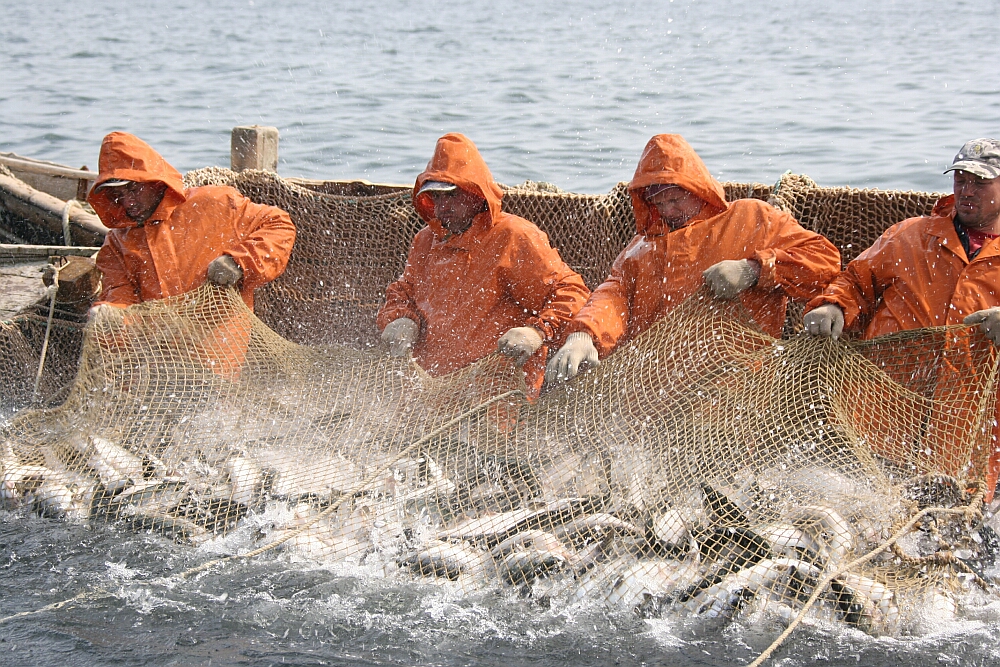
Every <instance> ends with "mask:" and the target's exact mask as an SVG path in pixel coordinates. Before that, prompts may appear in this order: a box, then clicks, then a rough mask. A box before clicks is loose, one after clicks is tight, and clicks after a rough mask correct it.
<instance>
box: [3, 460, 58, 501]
mask: <svg viewBox="0 0 1000 667" xmlns="http://www.w3.org/2000/svg"><path fill="white" fill-rule="evenodd" d="M52 476H53V473H52V471H51V470H49V469H48V468H46V467H45V466H39V465H20V464H5V465H4V467H3V472H2V475H0V499H2V501H3V505H4V507H7V508H10V509H14V508H16V507H18V506H20V504H21V503H22V502H23V501H24V498H25V496H26V495H30V494H31V493H33V492H34V490H35V489H37V488H38V487H39V486H41V485H42V483H43V482H44V481H45V479H46V478H50V477H52Z"/></svg>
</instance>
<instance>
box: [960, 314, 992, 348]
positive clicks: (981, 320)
mask: <svg viewBox="0 0 1000 667" xmlns="http://www.w3.org/2000/svg"><path fill="white" fill-rule="evenodd" d="M962 324H968V325H973V324H978V325H979V330H980V331H982V332H983V335H984V336H986V337H987V338H989V339H990V340H991V341H993V344H994V345H1000V308H987V309H985V310H977V311H976V312H974V313H972V314H971V315H969V316H968V317H966V318H965V319H964V320H962Z"/></svg>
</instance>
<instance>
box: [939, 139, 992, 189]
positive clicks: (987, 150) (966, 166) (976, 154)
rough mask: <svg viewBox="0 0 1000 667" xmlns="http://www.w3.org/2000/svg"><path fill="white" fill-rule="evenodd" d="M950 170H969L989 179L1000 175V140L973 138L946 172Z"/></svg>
mask: <svg viewBox="0 0 1000 667" xmlns="http://www.w3.org/2000/svg"><path fill="white" fill-rule="evenodd" d="M949 171H967V172H969V173H970V174H975V175H976V176H979V177H980V178H985V179H988V180H989V179H994V178H996V177H998V176H1000V141H997V140H996V139H973V140H972V141H969V142H967V143H966V144H965V145H964V146H962V150H960V151H958V155H956V156H955V159H954V160H952V163H951V166H950V167H948V168H947V169H945V170H944V173H946V174H947V173H948V172H949Z"/></svg>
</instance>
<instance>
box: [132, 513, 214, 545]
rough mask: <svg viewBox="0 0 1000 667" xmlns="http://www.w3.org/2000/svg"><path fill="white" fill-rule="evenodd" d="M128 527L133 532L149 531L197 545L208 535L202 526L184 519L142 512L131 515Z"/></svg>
mask: <svg viewBox="0 0 1000 667" xmlns="http://www.w3.org/2000/svg"><path fill="white" fill-rule="evenodd" d="M126 525H127V526H128V527H129V528H131V529H132V530H136V531H142V530H148V531H152V532H154V533H159V534H161V535H163V536H165V537H169V538H171V539H173V540H174V541H176V542H186V543H189V544H197V543H198V542H200V541H201V539H200V538H204V537H206V536H207V535H208V531H206V530H205V529H204V528H203V527H202V526H199V525H198V524H196V523H195V522H194V521H189V520H188V519H185V518H183V517H179V516H172V515H169V514H159V513H157V512H153V511H148V510H140V511H136V512H135V513H133V514H131V515H130V517H129V518H128V520H127V521H126Z"/></svg>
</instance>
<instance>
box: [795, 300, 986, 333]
mask: <svg viewBox="0 0 1000 667" xmlns="http://www.w3.org/2000/svg"><path fill="white" fill-rule="evenodd" d="M969 317H973V315H970V316H969ZM802 329H803V331H805V332H806V333H809V334H812V335H813V336H829V337H830V338H833V339H834V340H837V339H838V338H840V334H842V333H843V332H844V311H843V310H841V308H840V306H838V305H837V304H835V303H824V304H823V305H822V306H819V307H818V308H813V309H812V310H810V311H809V312H808V313H806V316H805V318H804V319H803V320H802Z"/></svg>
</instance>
